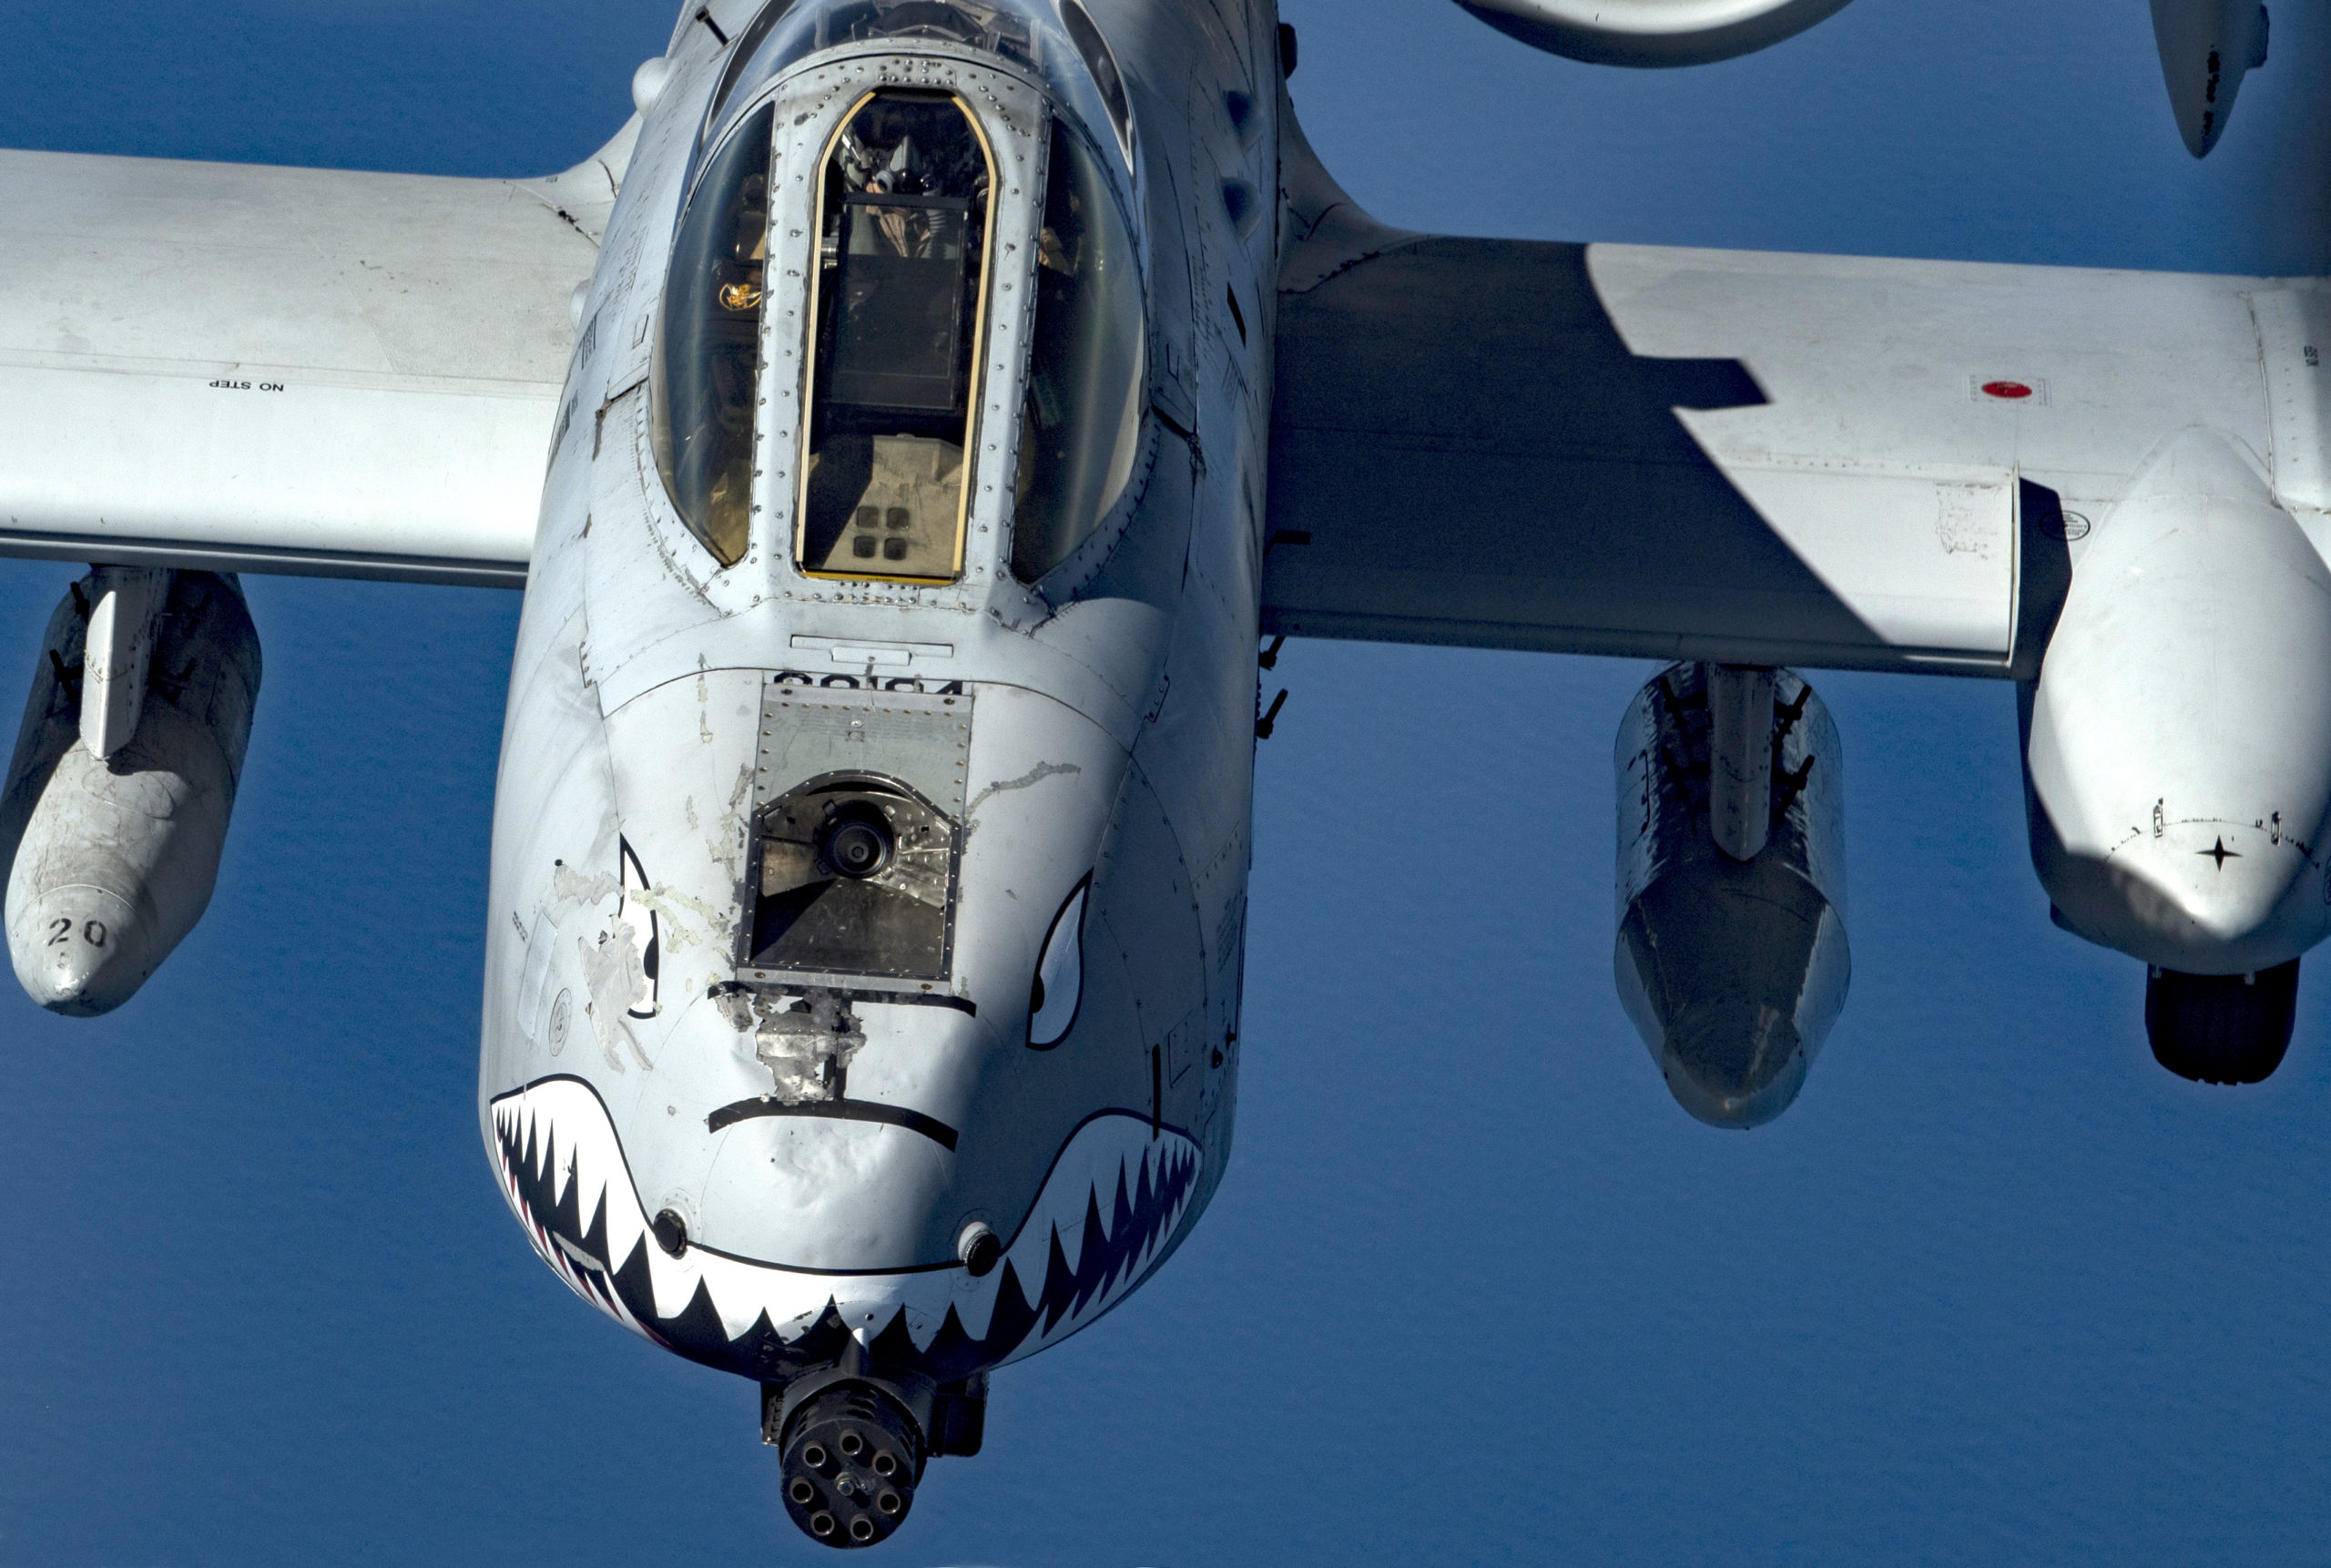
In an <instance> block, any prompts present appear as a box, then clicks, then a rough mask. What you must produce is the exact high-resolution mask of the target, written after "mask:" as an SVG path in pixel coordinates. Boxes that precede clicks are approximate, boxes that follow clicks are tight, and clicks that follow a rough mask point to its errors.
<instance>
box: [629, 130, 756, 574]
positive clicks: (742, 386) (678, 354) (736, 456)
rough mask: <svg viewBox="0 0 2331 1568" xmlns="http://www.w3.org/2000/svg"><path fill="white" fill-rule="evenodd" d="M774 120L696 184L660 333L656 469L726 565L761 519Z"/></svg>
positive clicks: (744, 136)
mask: <svg viewBox="0 0 2331 1568" xmlns="http://www.w3.org/2000/svg"><path fill="white" fill-rule="evenodd" d="M775 115H776V111H775V109H773V108H765V109H762V110H761V111H760V112H759V113H758V114H755V115H753V116H751V117H748V119H747V120H746V121H745V123H744V124H743V125H742V126H740V127H738V130H737V134H736V135H734V136H732V137H729V138H728V143H727V145H725V146H724V147H723V148H721V149H720V151H719V153H718V155H717V156H716V157H715V158H713V160H712V162H711V164H710V166H709V167H708V168H707V169H706V171H705V176H704V178H703V180H702V181H701V182H700V183H699V184H698V185H697V191H696V196H695V199H693V200H691V201H690V202H689V203H688V209H687V214H686V215H685V216H684V217H683V218H682V219H680V229H679V238H678V239H677V242H676V244H675V245H674V248H673V252H672V270H671V276H670V279H669V280H668V281H667V283H666V285H665V289H664V314H663V319H662V321H660V322H659V323H658V327H659V330H658V331H657V343H656V359H655V367H654V376H655V385H654V388H653V392H652V398H653V402H654V405H655V410H654V418H653V420H652V421H651V424H652V427H653V432H654V439H655V443H656V466H657V468H658V469H659V470H661V471H662V473H663V476H664V488H665V490H666V491H667V492H668V493H669V494H670V495H671V498H672V505H673V507H674V508H675V509H676V510H677V512H678V513H679V514H680V521H681V522H682V523H684V524H687V530H688V532H689V533H691V534H693V535H696V536H697V539H698V540H699V541H701V542H702V543H703V545H704V547H705V548H706V549H707V550H709V551H711V552H712V554H713V555H714V556H715V557H716V558H717V559H718V561H719V562H720V564H721V565H724V566H733V565H736V564H737V562H738V559H739V558H740V557H742V556H743V555H744V553H745V543H746V539H747V536H748V534H749V532H750V525H751V522H752V510H753V509H752V481H753V395H754V388H755V387H756V386H757V385H758V382H759V379H760V377H759V367H760V321H761V298H762V294H763V274H764V272H765V271H766V270H767V268H768V265H769V135H770V127H771V124H772V122H773V120H774V117H775Z"/></svg>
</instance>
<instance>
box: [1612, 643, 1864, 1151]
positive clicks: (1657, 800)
mask: <svg viewBox="0 0 2331 1568" xmlns="http://www.w3.org/2000/svg"><path fill="white" fill-rule="evenodd" d="M1613 761H1614V762H1615V764H1616V767H1617V769H1618V778H1619V862H1618V883H1617V891H1618V920H1619V933H1618V942H1617V945H1616V950H1615V952H1613V958H1612V965H1613V970H1614V971H1615V972H1616V977H1617V980H1618V986H1619V1001H1620V1003H1621V1005H1622V1006H1624V1008H1625V1009H1626V1012H1627V1016H1628V1017H1629V1018H1630V1019H1631V1020H1633V1021H1634V1026H1635V1029H1636V1030H1637V1032H1638V1033H1641V1034H1642V1035H1643V1039H1644V1044H1645V1045H1647V1046H1649V1047H1650V1049H1651V1055H1652V1060H1653V1061H1654V1062H1656V1063H1657V1064H1659V1071H1660V1074H1661V1075H1662V1076H1663V1077H1664V1078H1665V1079H1666V1081H1667V1087H1668V1089H1669V1091H1670V1092H1671V1093H1672V1094H1674V1096H1675V1099H1676V1102H1677V1103H1678V1104H1679V1105H1682V1106H1683V1107H1684V1108H1685V1110H1687V1111H1689V1112H1691V1114H1692V1115H1695V1116H1697V1117H1698V1118H1699V1119H1700V1120H1701V1121H1704V1122H1706V1123H1708V1124H1710V1125H1714V1126H1719V1127H1754V1126H1757V1125H1762V1124H1763V1123H1766V1122H1769V1121H1771V1120H1772V1119H1773V1118H1774V1117H1775V1116H1777V1115H1780V1114H1781V1113H1782V1112H1783V1111H1785V1110H1786V1109H1788V1107H1789V1105H1790V1103H1791V1102H1792V1101H1794V1100H1795V1099H1796V1098H1797V1091H1798V1090H1799V1089H1801V1088H1803V1087H1804V1085H1805V1074H1806V1070H1807V1068H1808V1067H1810V1066H1811V1065H1812V1063H1813V1058H1814V1057H1815V1055H1817V1054H1818V1053H1819V1051H1820V1049H1821V1042H1822V1041H1823V1039H1824V1038H1826V1037H1827V1034H1828V1033H1829V1025H1830V1024H1831V1023H1834V1022H1836V1020H1837V1013H1838V1010H1839V1009H1840V1008H1841V1007H1843V1006H1844V1005H1845V1000H1846V985H1847V980H1848V979H1849V978H1850V976H1851V974H1852V970H1853V962H1852V958H1851V955H1850V954H1849V952H1847V945H1846V921H1845V905H1846V874H1845V873H1846V866H1845V810H1844V807H1845V791H1844V784H1845V779H1844V776H1843V769H1842V768H1841V767H1840V765H1839V764H1840V750H1839V747H1838V743H1837V727H1836V726H1835V725H1834V724H1832V723H1831V722H1830V719H1829V710H1828V709H1827V708H1825V707H1824V706H1823V705H1822V702H1821V699H1820V698H1819V697H1816V696H1815V695H1814V692H1813V688H1812V687H1809V686H1807V684H1806V683H1805V682H1804V681H1803V680H1802V679H1800V678H1799V677H1797V675H1796V674H1794V673H1793V672H1791V671H1789V670H1785V669H1783V670H1772V669H1755V668H1746V667H1735V666H1728V665H1706V664H1679V665H1674V666H1671V667H1669V668H1667V669H1666V670H1664V671H1663V672H1662V673H1661V674H1660V676H1659V677H1658V678H1657V679H1655V680H1654V681H1652V682H1651V683H1650V684H1649V685H1648V686H1646V687H1644V688H1643V690H1642V691H1640V692H1638V693H1637V694H1636V696H1635V699H1634V702H1633V703H1632V704H1631V705H1629V707H1628V708H1627V716H1626V718H1625V719H1624V721H1623V722H1622V723H1621V724H1620V726H1619V738H1618V744H1617V747H1616V749H1615V754H1614V757H1613Z"/></svg>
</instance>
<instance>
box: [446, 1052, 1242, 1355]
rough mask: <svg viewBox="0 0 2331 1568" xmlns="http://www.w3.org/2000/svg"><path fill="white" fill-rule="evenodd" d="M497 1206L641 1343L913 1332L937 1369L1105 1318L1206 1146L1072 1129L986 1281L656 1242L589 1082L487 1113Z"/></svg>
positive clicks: (1186, 1189) (758, 1346)
mask: <svg viewBox="0 0 2331 1568" xmlns="http://www.w3.org/2000/svg"><path fill="white" fill-rule="evenodd" d="M492 1112H493V1116H494V1157H495V1163H496V1165H497V1166H498V1168H499V1171H500V1174H501V1177H502V1189H503V1196H504V1197H505V1198H506V1199H507V1200H508V1201H509V1203H510V1207H511V1208H512V1210H513V1211H514V1213H515V1214H516V1215H517V1217H518V1220H519V1223H520V1224H522V1225H523V1226H524V1227H525V1229H526V1234H527V1237H529V1239H531V1240H532V1241H533V1242H534V1250H535V1251H536V1252H537V1253H539V1254H541V1256H542V1258H543V1261H545V1263H547V1264H549V1265H550V1267H551V1268H552V1270H553V1271H554V1272H555V1273H556V1274H557V1275H558V1277H559V1278H561V1279H564V1280H565V1282H566V1284H567V1285H568V1287H569V1288H572V1289H573V1290H574V1291H575V1294H576V1295H578V1296H580V1297H582V1298H584V1299H585V1300H586V1301H588V1302H590V1303H591V1304H592V1305H593V1306H595V1307H597V1308H599V1309H600V1310H601V1311H603V1312H606V1314H607V1315H608V1316H610V1317H612V1318H614V1319H616V1321H617V1322H619V1323H621V1324H623V1325H624V1326H625V1327H626V1328H627V1329H631V1330H633V1331H634V1332H635V1333H637V1334H640V1335H642V1336H644V1337H646V1339H651V1340H654V1341H656V1342H657V1343H658V1344H662V1345H666V1346H668V1347H670V1348H671V1349H676V1350H678V1351H680V1352H681V1353H682V1354H684V1355H687V1356H690V1357H692V1358H693V1359H697V1360H701V1361H705V1362H707V1363H709V1364H711V1365H715V1366H722V1367H728V1368H729V1369H732V1370H739V1371H748V1372H749V1371H750V1369H751V1364H752V1363H753V1362H754V1360H755V1359H756V1358H757V1357H758V1358H760V1359H766V1358H767V1357H768V1356H769V1354H770V1353H771V1350H772V1349H774V1347H773V1346H772V1345H771V1344H770V1343H769V1341H771V1340H772V1339H774V1340H775V1341H778V1342H780V1343H782V1344H786V1345H790V1344H793V1343H795V1342H797V1341H799V1339H801V1338H802V1336H804V1335H805V1334H808V1333H809V1332H810V1331H811V1330H812V1329H818V1328H819V1326H820V1325H825V1326H827V1327H828V1328H830V1329H843V1330H846V1331H847V1332H849V1333H850V1335H852V1336H853V1337H855V1338H857V1339H860V1340H861V1341H864V1342H867V1343H871V1342H872V1341H873V1340H875V1339H878V1338H881V1337H883V1336H885V1335H888V1334H895V1333H897V1332H899V1331H900V1330H901V1329H903V1332H904V1334H905V1336H906V1338H907V1339H909V1340H911V1343H912V1345H913V1348H914V1349H915V1350H916V1351H917V1352H918V1353H920V1354H922V1355H925V1356H927V1357H930V1358H932V1359H933V1364H934V1365H936V1366H939V1367H941V1368H942V1369H952V1368H957V1367H960V1368H961V1369H962V1370H964V1371H968V1370H972V1369H976V1368H978V1367H986V1366H994V1365H998V1364H1001V1363H1002V1362H1003V1361H1007V1360H1016V1359H1019V1358H1020V1357H1023V1356H1027V1355H1033V1354H1034V1353H1035V1352H1036V1351H1037V1350H1040V1349H1043V1348H1044V1347H1045V1346H1047V1345H1051V1344H1055V1343H1057V1342H1058V1341H1059V1340H1061V1339H1065V1338H1067V1337H1068V1336H1069V1335H1070V1334H1073V1333H1074V1332H1075V1331H1076V1330H1077V1329H1081V1328H1083V1327H1084V1325H1085V1324H1087V1323H1089V1322H1091V1321H1093V1320H1094V1319H1096V1318H1098V1317H1100V1316H1101V1314H1102V1313H1104V1312H1105V1311H1106V1310H1107V1309H1108V1308H1111V1307H1113V1306H1115V1304H1116V1303H1117V1302H1118V1301H1119V1300H1122V1299H1123V1298H1125V1295H1126V1294H1127V1293H1128V1292H1130V1291H1131V1290H1132V1289H1133V1288H1134V1287H1135V1285H1137V1284H1138V1283H1139V1282H1140V1281H1141V1279H1142V1278H1144V1277H1145V1275H1146V1274H1147V1273H1148V1272H1149V1270H1150V1269H1151V1268H1153V1267H1155V1264H1156V1262H1157V1260H1158V1258H1159V1257H1161V1256H1162V1255H1163V1253H1164V1251H1165V1247H1166V1245H1167V1243H1168V1242H1170V1241H1171V1239H1172V1237H1173V1236H1174V1234H1175V1232H1176V1228H1177V1227H1179V1226H1180V1224H1181V1222H1182V1220H1183V1219H1184V1217H1186V1215H1187V1214H1188V1212H1189V1206H1190V1200H1191V1199H1192V1197H1193V1196H1196V1188H1197V1175H1198V1167H1199V1164H1200V1151H1199V1148H1198V1145H1196V1142H1194V1141H1193V1140H1192V1139H1190V1138H1189V1137H1187V1136H1186V1135H1184V1134H1182V1133H1180V1132H1177V1131H1176V1130H1174V1129H1173V1128H1170V1127H1154V1126H1153V1125H1152V1124H1151V1123H1150V1121H1149V1119H1148V1118H1147V1117H1145V1116H1136V1115H1131V1114H1129V1113H1123V1112H1104V1113H1102V1114H1101V1115H1095V1116H1093V1117H1091V1118H1089V1119H1088V1120H1086V1121H1085V1122H1084V1125H1081V1126H1079V1127H1078V1128H1077V1129H1076V1131H1075V1132H1074V1134H1072V1135H1070V1137H1069V1139H1068V1141H1067V1143H1066V1144H1065V1145H1063V1146H1062V1148H1061V1151H1060V1153H1059V1155H1058V1156H1056V1157H1055V1159H1054V1163H1053V1169H1052V1172H1051V1174H1050V1175H1049V1176H1047V1177H1046V1178H1045V1181H1044V1186H1043V1191H1042V1192H1041V1193H1040V1194H1039V1195H1038V1196H1037V1199H1036V1203H1035V1205H1034V1207H1033V1208H1032V1209H1031V1211H1030V1212H1029V1215H1028V1217H1027V1219H1026V1220H1025V1221H1024V1222H1023V1224H1022V1226H1021V1227H1020V1229H1019V1232H1018V1234H1017V1235H1016V1236H1015V1237H1013V1241H1012V1243H1011V1245H1010V1246H1009V1247H1006V1248H1005V1251H1004V1255H1003V1262H1002V1263H1001V1264H999V1265H998V1266H997V1267H996V1268H993V1269H992V1270H991V1271H990V1272H989V1273H988V1274H987V1275H986V1276H985V1277H984V1278H980V1279H973V1278H971V1276H970V1275H969V1274H968V1273H967V1272H966V1271H965V1270H963V1269H962V1268H955V1267H942V1268H924V1269H919V1270H914V1271H904V1272H893V1273H868V1274H852V1275H840V1276H837V1275H835V1274H832V1273H830V1272H819V1273H810V1272H807V1271H804V1270H800V1269H794V1268H784V1267H782V1266H780V1265H776V1264H769V1263H757V1262H752V1261H749V1260H747V1259H744V1258H738V1257H728V1256H726V1255H724V1254H721V1253H718V1252H712V1251H708V1250H707V1249H706V1248H704V1247H698V1246H695V1245H689V1246H686V1247H683V1248H682V1250H681V1254H680V1256H679V1257H673V1256H671V1255H670V1254H669V1253H667V1251H666V1250H665V1249H664V1248H663V1247H661V1246H660V1245H658V1244H657V1240H656V1237H655V1236H654V1234H653V1233H652V1231H651V1229H650V1227H649V1221H648V1217H647V1215H646V1210H645V1208H644V1207H643V1206H642V1204H641V1202H640V1199H639V1194H638V1191H637V1189H636V1187H635V1186H634V1185H633V1183H632V1179H631V1173H630V1169H629V1166H627V1165H626V1162H625V1159H624V1156H623V1147H622V1143H621V1141H620V1140H619V1139H618V1138H617V1136H616V1129H615V1125H614V1123H613V1122H612V1121H611V1120H610V1119H609V1118H608V1115H607V1112H606V1106H605V1105H602V1104H601V1102H600V1100H599V1096H598V1095H597V1094H596V1093H595V1091H594V1090H593V1089H592V1088H591V1086H590V1085H589V1084H586V1083H585V1082H583V1081H582V1080H581V1079H579V1078H573V1077H564V1076H561V1077H552V1078H545V1079H543V1080H541V1081H539V1082H537V1083H534V1084H529V1085H527V1086H526V1087H525V1088H523V1089H519V1090H516V1091H514V1092H513V1093H511V1094H507V1095H502V1096H500V1097H499V1098H497V1099H495V1100H494V1102H493V1105H492Z"/></svg>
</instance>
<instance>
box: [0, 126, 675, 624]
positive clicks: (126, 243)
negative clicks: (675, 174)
mask: <svg viewBox="0 0 2331 1568" xmlns="http://www.w3.org/2000/svg"><path fill="white" fill-rule="evenodd" d="M631 134H634V129H633V127H626V135H625V136H621V137H617V138H616V141H615V142H613V143H610V144H609V147H608V148H607V149H606V150H605V151H603V152H602V153H601V154H600V156H599V157H598V158H595V159H594V160H592V161H590V162H587V163H585V164H584V165H582V166H579V167H578V168H576V169H575V170H572V171H570V172H569V173H567V174H565V175H562V176H556V177H553V178H546V179H543V180H536V181H531V182H520V181H507V180H488V179H449V178H424V177H413V176H406V175H387V174H366V173H352V172H345V171H337V170H321V169H297V168H258V167H251V166H244V165H232V164H201V163H178V162H166V161H161V160H156V159H147V158H95V157H84V156H77V155H70V154H58V153H27V152H0V212H5V214H6V215H7V217H6V219H5V223H0V431H4V432H5V438H0V555H29V556H39V557H46V558H52V559H62V560H75V561H93V560H94V561H106V562H115V563H122V564H131V565H174V566H192V567H203V568H208V569H212V570H221V571H232V570H243V571H279V572H295V573H307V574H320V575H349V576H375V577H390V578H404V579H411V580H421V581H435V582H455V583H480V584H495V583H501V584H512V585H515V584H519V583H523V582H524V577H525V571H526V560H527V556H528V554H529V551H530V549H531V546H532V544H533V539H534V521H535V514H536V511H537V509H538V507H539V504H540V500H541V492H542V475H543V471H544V466H545V462H546V459H547V457H548V454H549V452H550V447H551V440H552V436H553V433H554V430H555V422H556V421H557V419H558V417H559V413H560V411H559V408H558V403H557V399H558V394H559V388H560V383H561V382H562V381H563V379H564V377H565V368H566V361H567V357H568V354H569V352H570V351H571V350H572V348H573V346H574V337H575V333H574V327H573V324H572V322H571V321H570V317H569V299H570V296H571V294H572V292H573V290H574V289H575V285H576V284H577V283H579V282H581V281H582V280H585V279H586V278H587V277H588V276H589V275H590V273H591V270H592V264H593V262H594V260H595V257H596V253H597V235H598V233H599V232H600V231H602V230H603V229H604V226H605V222H606V214H607V212H608V210H609V209H611V208H612V206H613V201H614V194H615V188H616V183H617V182H618V181H619V180H620V178H621V175H622V164H623V161H624V157H625V155H626V153H627V151H628V148H629V137H630V135H631Z"/></svg>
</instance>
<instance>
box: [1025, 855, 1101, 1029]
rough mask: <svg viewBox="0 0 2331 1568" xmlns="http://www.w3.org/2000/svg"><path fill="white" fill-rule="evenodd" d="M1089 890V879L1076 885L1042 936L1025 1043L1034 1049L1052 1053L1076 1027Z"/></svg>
mask: <svg viewBox="0 0 2331 1568" xmlns="http://www.w3.org/2000/svg"><path fill="white" fill-rule="evenodd" d="M1092 891H1093V879H1092V878H1091V877H1089V876H1088V877H1086V878H1085V879H1084V881H1081V882H1079V883H1077V884H1076V891H1074V892H1073V893H1071V894H1069V895H1068V898H1067V899H1066V900H1065V901H1064V902H1063V903H1062V904H1061V906H1060V912H1059V913H1057V914H1055V915H1054V916H1053V928H1052V930H1051V931H1049V932H1046V933H1045V935H1044V952H1043V957H1041V958H1039V959H1038V960H1037V961H1036V978H1035V981H1034V983H1033V984H1032V985H1031V986H1030V987H1029V989H1028V1044H1030V1045H1031V1046H1033V1047H1034V1048H1035V1049H1036V1050H1039V1051H1049V1050H1051V1049H1052V1048H1053V1047H1054V1046H1055V1045H1057V1044H1060V1043H1061V1042H1062V1041H1063V1040H1064V1039H1066V1038H1067V1037H1068V1032H1069V1030H1070V1029H1072V1028H1074V1026H1075V1024H1076V1010H1077V1006H1078V1004H1079V1003H1082V1002H1083V1001H1084V905H1085V901H1086V900H1087V898H1088V897H1089V896H1090V894H1091V893H1092Z"/></svg>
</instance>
